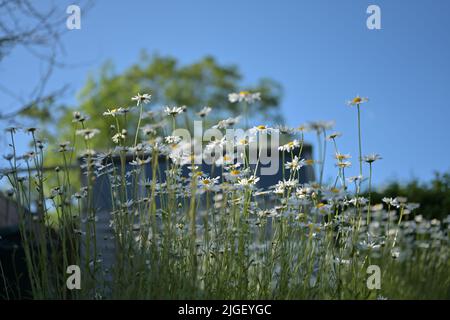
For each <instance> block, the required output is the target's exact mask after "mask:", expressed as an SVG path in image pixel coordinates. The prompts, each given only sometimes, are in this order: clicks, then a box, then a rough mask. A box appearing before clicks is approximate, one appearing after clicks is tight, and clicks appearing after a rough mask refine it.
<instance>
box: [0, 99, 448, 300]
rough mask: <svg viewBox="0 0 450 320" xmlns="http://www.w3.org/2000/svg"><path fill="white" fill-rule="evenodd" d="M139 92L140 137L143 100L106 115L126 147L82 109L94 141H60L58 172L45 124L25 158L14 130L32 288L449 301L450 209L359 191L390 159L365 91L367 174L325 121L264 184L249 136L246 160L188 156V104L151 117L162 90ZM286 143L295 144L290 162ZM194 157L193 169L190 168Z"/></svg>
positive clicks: (91, 295)
mask: <svg viewBox="0 0 450 320" xmlns="http://www.w3.org/2000/svg"><path fill="white" fill-rule="evenodd" d="M243 94H249V93H243ZM355 99H356V98H355ZM134 100H136V101H139V102H140V103H138V109H139V110H138V112H139V120H138V121H139V122H138V124H137V126H136V127H137V129H136V132H135V135H134V136H132V137H128V133H127V129H128V128H129V123H127V117H126V115H127V113H128V112H133V110H132V109H133V108H130V109H122V108H121V109H118V110H109V111H108V112H106V113H105V121H111V124H112V126H113V128H114V130H115V132H114V133H113V140H114V142H115V143H116V148H115V149H113V150H111V151H109V152H95V151H94V150H92V149H91V145H90V142H91V140H92V139H96V134H97V133H98V132H97V130H96V129H89V123H88V122H89V121H88V120H87V119H86V118H85V117H83V115H81V114H80V113H75V114H74V133H76V134H77V135H78V136H81V137H82V138H83V141H84V142H83V143H84V146H82V148H84V150H81V151H80V150H75V149H74V148H72V147H71V146H74V145H75V135H74V141H71V142H64V143H61V144H60V145H59V146H58V148H59V149H58V151H59V155H60V158H61V166H59V167H57V168H56V169H55V170H53V171H52V172H49V171H45V170H44V163H45V157H46V152H47V149H48V148H47V147H45V146H44V144H43V143H42V142H41V141H40V140H39V139H38V138H37V136H36V133H37V131H36V129H34V128H29V129H27V130H25V131H26V132H27V133H28V134H30V136H31V140H32V145H33V151H31V152H29V153H26V154H25V155H18V154H17V153H16V144H15V136H16V134H17V129H16V128H8V129H7V133H8V135H9V139H10V145H11V154H10V155H8V156H6V157H5V158H6V159H7V160H8V161H9V164H10V168H9V169H8V170H6V171H5V172H3V175H4V177H5V178H6V179H8V182H9V184H10V185H11V188H12V190H11V191H10V192H9V194H10V196H11V197H14V199H15V200H16V202H17V203H18V204H19V209H20V210H19V214H20V221H21V222H20V229H21V235H22V243H23V248H24V253H25V257H26V264H27V270H28V276H29V278H30V282H31V292H30V293H29V294H31V296H32V298H35V299H48V298H53V299H54V298H56V299H80V298H81V299H101V298H106V299H109V298H114V299H164V298H167V299H213V298H214V299H377V298H378V299H383V298H388V299H405V298H418V299H422V298H423V299H427V298H450V291H449V288H450V272H449V270H450V268H449V267H450V263H449V232H448V231H449V222H450V219H449V218H447V219H446V220H444V221H438V220H432V221H428V220H426V219H424V218H422V216H421V215H420V214H416V213H415V212H416V211H417V212H418V213H420V208H419V209H417V205H415V204H411V203H408V202H407V200H406V199H403V198H394V199H391V198H389V199H388V198H386V199H384V203H383V204H372V203H370V196H369V198H368V199H366V198H363V197H361V196H360V192H361V190H362V188H363V187H364V184H365V183H366V180H365V179H364V177H363V176H362V175H363V164H364V162H366V163H367V165H368V169H369V171H370V177H369V178H370V179H371V178H372V169H373V167H376V163H374V162H375V160H378V157H373V156H368V157H365V158H364V157H363V156H362V151H361V148H362V146H361V132H360V103H363V102H365V101H363V100H359V101H357V100H353V101H354V102H355V101H356V102H358V103H356V102H355V103H354V104H355V105H357V108H358V110H357V111H358V132H359V136H358V147H359V159H358V160H359V163H358V165H359V173H360V174H359V175H358V176H355V177H346V175H345V172H346V170H348V169H347V168H348V167H349V166H350V162H349V161H348V158H349V156H347V155H344V154H341V153H339V149H338V144H337V138H338V136H339V135H338V134H331V135H327V130H330V129H331V128H330V127H331V125H330V123H327V122H316V123H311V124H309V125H308V126H301V127H300V128H299V129H289V130H288V131H289V132H287V133H285V134H286V135H287V137H289V138H292V137H293V136H298V137H300V139H295V137H294V140H292V141H291V142H289V143H287V144H286V145H284V146H281V147H280V149H281V150H283V167H282V169H280V170H282V171H283V180H282V181H280V182H278V184H277V185H276V186H273V187H271V188H269V189H268V190H261V189H259V188H258V183H257V182H258V179H259V171H258V164H259V159H258V162H257V165H256V166H255V165H250V164H249V161H248V157H249V153H250V150H249V147H248V146H246V148H245V152H244V157H243V160H244V161H242V162H241V163H237V162H236V161H234V162H229V163H227V161H225V159H223V156H221V155H220V156H219V157H218V159H217V163H219V162H220V163H221V164H220V166H215V165H213V166H212V168H211V170H210V173H209V174H208V173H205V172H202V171H201V167H199V166H196V165H195V163H194V158H195V154H192V153H191V152H192V150H191V149H190V146H189V148H188V150H189V151H188V152H187V153H186V152H184V151H183V150H184V148H185V147H186V146H183V145H182V142H180V141H179V139H176V138H175V137H172V136H169V135H168V133H169V132H170V130H174V129H176V128H177V127H178V126H177V125H178V124H177V119H176V118H177V116H178V114H179V113H181V112H183V111H184V110H182V108H180V109H176V108H173V109H171V108H169V109H166V115H164V114H161V117H162V118H161V121H160V123H163V125H162V126H150V125H148V124H147V125H145V124H144V126H142V124H143V123H142V122H143V121H142V120H143V119H142V114H143V110H144V106H145V107H146V104H147V103H148V102H149V101H148V100H149V97H148V96H146V97H144V96H140V95H138V96H137V98H136V97H135V98H134ZM244 104H245V106H246V108H249V107H251V105H250V104H248V103H247V102H246V101H244ZM99 116H100V115H99ZM203 116H204V115H203ZM228 120H230V119H228ZM220 123H222V124H223V123H228V124H230V123H231V124H233V121H228V122H227V121H225V122H224V121H222V122H220ZM220 123H219V124H220ZM218 127H219V128H221V126H220V125H219V126H218ZM140 129H142V130H140ZM306 129H309V130H313V131H315V132H316V133H317V136H318V138H319V148H320V150H321V151H320V154H319V160H317V161H312V159H306V160H305V159H302V150H303V144H304V131H305V130H306ZM256 130H257V131H259V132H260V133H261V132H262V131H267V130H269V131H270V130H273V129H271V128H267V127H266V126H258V127H256ZM327 140H331V141H332V142H333V146H334V151H335V157H334V158H335V159H336V161H337V163H336V166H337V171H338V172H337V173H336V179H335V181H334V183H333V184H332V185H330V186H327V185H325V184H324V182H323V175H324V167H325V166H324V162H325V159H326V143H327ZM212 143H213V142H212ZM216 143H217V142H216ZM244 144H245V143H244ZM78 145H79V144H78ZM80 148H81V147H80ZM174 150H175V151H177V150H182V152H174ZM285 153H286V154H289V155H290V157H289V160H290V161H286V163H284V162H285V157H284V154H285ZM74 155H78V156H80V159H82V165H81V171H80V172H81V173H82V174H83V175H84V181H85V185H84V186H83V187H82V188H81V190H74V187H73V185H72V184H71V181H70V174H69V173H70V170H71V167H72V166H73V163H74V158H75V157H74ZM232 156H233V157H234V156H235V155H232ZM221 157H222V158H221ZM161 159H163V161H164V163H165V164H166V165H167V167H166V170H165V172H163V170H162V164H161V161H162V160H161ZM293 161H294V162H293ZM295 161H297V162H295ZM314 164H315V166H316V167H317V172H318V176H319V181H318V182H310V183H300V182H299V172H300V170H304V168H303V169H302V167H303V166H306V165H314ZM130 165H132V169H129V168H130ZM285 166H286V168H285ZM23 168H26V170H23ZM127 168H128V169H127ZM146 168H149V170H148V169H146ZM186 168H188V169H187V170H188V174H187V175H185V174H182V172H183V170H186ZM214 171H216V174H215V175H214ZM100 177H106V178H107V180H108V181H109V193H110V196H111V204H110V205H111V208H112V209H111V211H110V212H109V216H110V225H109V227H110V228H111V232H112V235H113V236H112V237H109V238H107V239H103V241H107V242H110V243H111V245H112V246H113V247H114V258H113V261H112V262H113V263H112V264H111V265H107V264H106V263H105V261H104V259H103V254H104V253H103V252H102V250H101V249H100V247H99V245H98V241H99V236H98V235H97V228H98V221H97V220H98V216H97V215H98V212H97V207H96V204H95V197H96V194H95V193H96V192H97V190H96V188H95V187H94V186H95V181H96V180H98V179H99V178H100ZM49 181H54V182H53V183H54V184H55V185H52V186H51V188H50V189H48V188H46V187H45V186H46V185H47V186H48V184H49V183H50V182H49ZM370 181H371V180H370ZM370 181H369V194H370V191H371V184H370ZM25 209H27V210H25ZM25 212H35V214H26V213H25ZM0 241H1V240H0ZM69 265H78V266H80V269H81V279H82V285H81V289H80V290H68V289H67V287H66V279H67V277H68V275H67V274H66V269H67V267H68V266H69ZM370 265H377V266H379V267H380V270H381V287H380V289H369V287H368V285H367V279H368V277H369V276H370V275H369V274H368V273H367V268H368V266H370ZM3 282H5V281H3ZM1 284H2V281H0V285H1ZM3 287H4V290H3V291H4V298H11V297H12V294H10V292H9V291H10V288H9V287H8V286H7V285H6V283H5V285H4V286H3Z"/></svg>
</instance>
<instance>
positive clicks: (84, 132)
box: [76, 128, 100, 140]
mask: <svg viewBox="0 0 450 320" xmlns="http://www.w3.org/2000/svg"><path fill="white" fill-rule="evenodd" d="M97 133H100V130H98V129H87V128H86V129H80V130H77V131H76V134H77V135H79V136H83V137H84V139H85V140H89V139H92V138H93V137H94V136H95V135H96V134H97Z"/></svg>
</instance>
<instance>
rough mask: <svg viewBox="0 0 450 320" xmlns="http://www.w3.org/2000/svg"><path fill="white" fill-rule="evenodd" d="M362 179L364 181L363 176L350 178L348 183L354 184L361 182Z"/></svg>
mask: <svg viewBox="0 0 450 320" xmlns="http://www.w3.org/2000/svg"><path fill="white" fill-rule="evenodd" d="M362 179H363V176H360V175H358V176H352V177H348V178H347V181H348V182H350V183H353V182H357V181H361V180H362Z"/></svg>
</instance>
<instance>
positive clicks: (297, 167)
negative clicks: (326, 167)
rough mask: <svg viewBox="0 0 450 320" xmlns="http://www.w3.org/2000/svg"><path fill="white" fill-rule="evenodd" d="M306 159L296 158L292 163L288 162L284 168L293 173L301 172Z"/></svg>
mask: <svg viewBox="0 0 450 320" xmlns="http://www.w3.org/2000/svg"><path fill="white" fill-rule="evenodd" d="M305 164H306V163H305V159H300V158H299V157H297V156H295V157H294V159H292V161H291V162H286V164H285V165H284V167H285V168H286V169H289V170H291V171H294V172H297V171H298V170H300V168H301V167H303V166H304V165H305Z"/></svg>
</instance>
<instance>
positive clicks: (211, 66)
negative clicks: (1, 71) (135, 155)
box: [57, 52, 283, 149]
mask: <svg viewBox="0 0 450 320" xmlns="http://www.w3.org/2000/svg"><path fill="white" fill-rule="evenodd" d="M241 82H242V75H241V73H240V72H239V69H238V68H237V66H234V65H221V64H219V63H218V62H217V61H216V60H215V59H214V58H213V57H211V56H206V57H204V58H202V59H200V60H199V61H197V62H194V63H192V64H188V65H182V64H180V63H179V62H178V61H177V59H175V58H173V57H169V56H160V55H157V54H155V55H151V56H149V55H148V54H146V53H145V52H143V53H142V54H141V58H140V59H139V62H138V63H136V64H134V65H132V66H130V67H129V68H128V69H126V70H125V71H124V72H122V73H116V72H115V70H114V66H113V64H112V62H107V63H105V64H104V65H103V66H102V68H101V69H100V71H99V72H98V74H95V75H91V76H89V77H88V79H87V82H86V84H85V86H84V87H83V88H82V89H81V91H80V92H79V94H78V100H79V105H78V106H76V107H73V106H64V107H62V110H63V111H64V112H61V113H60V114H61V118H60V119H58V120H57V123H58V134H57V136H58V137H59V139H61V138H64V139H66V140H68V139H70V138H71V135H72V134H73V125H72V124H71V122H72V112H69V111H74V110H78V111H81V112H82V113H83V114H84V115H87V116H88V117H89V118H90V119H89V127H90V128H97V129H100V130H101V133H100V137H99V138H96V139H94V140H93V142H94V147H95V148H96V149H106V148H108V147H110V146H112V141H111V134H110V129H109V128H110V125H111V124H112V123H111V121H110V119H107V120H106V121H105V118H104V117H102V116H101V115H102V113H103V112H104V111H106V110H107V109H113V108H118V107H127V106H132V105H134V102H132V101H131V100H130V98H131V97H132V96H134V95H135V94H137V93H138V92H140V93H150V94H151V95H152V101H151V103H150V104H149V105H147V106H146V110H156V109H161V107H163V106H165V105H170V106H186V107H187V110H188V112H187V115H193V114H194V113H195V112H198V111H200V109H202V108H203V107H204V106H209V107H211V108H213V112H212V113H211V115H210V117H209V119H210V122H209V124H212V121H213V120H219V119H222V118H223V117H227V116H237V115H239V114H242V110H241V108H242V104H238V103H234V104H233V103H230V102H229V101H228V98H227V97H228V94H229V93H232V92H239V91H242V90H245V91H251V92H260V93H261V97H262V99H261V101H259V102H257V103H254V104H252V105H251V106H250V108H249V111H248V112H249V115H250V117H251V118H252V119H253V121H252V122H251V124H252V123H253V122H254V121H267V122H269V121H270V122H271V123H282V122H283V119H282V116H281V113H280V111H279V104H280V100H281V86H280V84H279V83H277V82H276V81H274V80H271V79H267V78H264V79H260V80H259V81H258V82H257V83H256V84H254V85H249V86H244V85H242V83H241ZM137 116H138V115H137V112H132V113H130V114H129V119H128V121H127V123H128V125H127V130H128V132H129V136H132V135H134V134H135V131H134V130H135V129H136V122H137ZM187 117H188V116H186V118H185V119H184V120H185V121H186V123H185V124H184V125H185V126H186V125H189V121H190V120H188V118H187ZM189 118H191V117H189ZM253 124H255V123H253Z"/></svg>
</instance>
